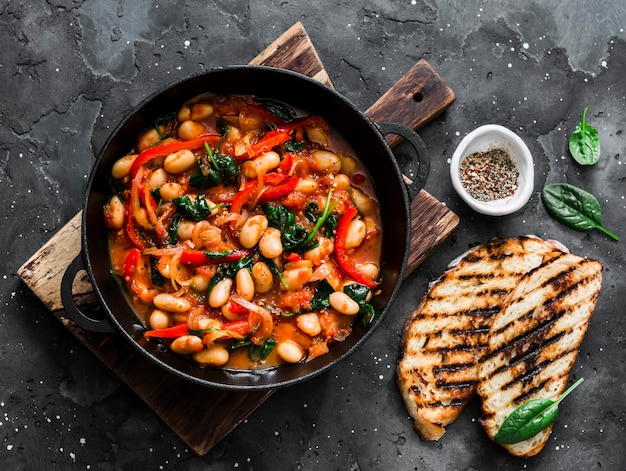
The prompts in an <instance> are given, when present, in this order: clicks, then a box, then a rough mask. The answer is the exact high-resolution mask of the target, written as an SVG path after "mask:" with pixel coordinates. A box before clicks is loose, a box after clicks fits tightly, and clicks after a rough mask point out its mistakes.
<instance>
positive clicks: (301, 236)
mask: <svg viewBox="0 0 626 471" xmlns="http://www.w3.org/2000/svg"><path fill="white" fill-rule="evenodd" d="M261 208H262V209H263V212H264V213H265V215H266V216H267V222H268V225H269V226H270V227H274V228H276V229H278V230H280V231H281V233H282V242H283V247H284V248H285V250H293V249H295V248H296V247H298V246H299V245H300V244H301V243H302V242H304V241H305V240H306V239H307V236H308V235H309V233H308V231H307V230H306V229H305V228H304V227H302V226H301V225H300V224H297V223H296V217H295V216H294V214H293V213H292V212H291V211H289V210H288V209H287V208H286V207H284V206H276V205H272V204H269V203H266V204H264V205H263V206H261Z"/></svg>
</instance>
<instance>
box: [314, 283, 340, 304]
mask: <svg viewBox="0 0 626 471" xmlns="http://www.w3.org/2000/svg"><path fill="white" fill-rule="evenodd" d="M334 291H335V290H334V289H333V287H332V286H330V283H329V282H328V281H327V280H322V281H320V282H319V283H318V284H317V286H316V287H315V292H314V293H313V299H311V310H312V311H319V310H320V309H328V308H329V307H330V301H329V300H328V297H329V296H330V295H331V294H332V293H334Z"/></svg>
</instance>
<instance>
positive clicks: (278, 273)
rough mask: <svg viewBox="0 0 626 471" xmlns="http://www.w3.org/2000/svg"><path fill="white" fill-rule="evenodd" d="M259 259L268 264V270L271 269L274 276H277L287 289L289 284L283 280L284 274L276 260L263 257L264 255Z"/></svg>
mask: <svg viewBox="0 0 626 471" xmlns="http://www.w3.org/2000/svg"><path fill="white" fill-rule="evenodd" d="M259 258H260V259H261V261H263V262H265V263H266V265H267V266H268V268H269V269H270V271H271V272H272V274H274V275H276V277H277V278H278V280H279V281H280V284H281V285H283V286H284V287H285V288H286V287H287V282H286V281H285V279H284V278H283V274H282V272H281V271H280V268H279V267H278V265H277V264H276V262H275V261H274V260H272V259H271V258H266V257H263V256H262V255H261V256H260V257H259Z"/></svg>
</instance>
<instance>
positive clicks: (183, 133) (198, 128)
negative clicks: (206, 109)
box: [178, 119, 206, 141]
mask: <svg viewBox="0 0 626 471" xmlns="http://www.w3.org/2000/svg"><path fill="white" fill-rule="evenodd" d="M205 132H206V128H205V127H204V126H203V125H202V124H200V123H196V122H195V121H192V120H190V119H188V120H186V121H183V122H182V123H180V126H178V137H179V138H180V139H182V140H183V141H188V140H190V139H195V138H196V137H200V136H202V134H204V133H205Z"/></svg>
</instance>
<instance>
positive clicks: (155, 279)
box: [150, 257, 165, 286]
mask: <svg viewBox="0 0 626 471" xmlns="http://www.w3.org/2000/svg"><path fill="white" fill-rule="evenodd" d="M158 263H159V259H158V257H150V279H151V281H152V284H153V285H154V286H163V285H164V284H165V279H164V278H163V275H161V272H160V271H159V270H158V268H157V265H158Z"/></svg>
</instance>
